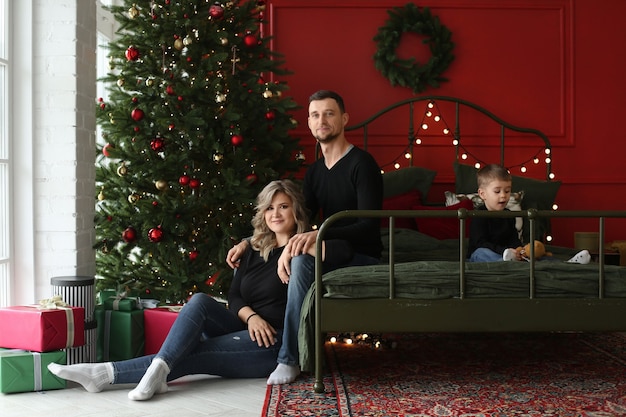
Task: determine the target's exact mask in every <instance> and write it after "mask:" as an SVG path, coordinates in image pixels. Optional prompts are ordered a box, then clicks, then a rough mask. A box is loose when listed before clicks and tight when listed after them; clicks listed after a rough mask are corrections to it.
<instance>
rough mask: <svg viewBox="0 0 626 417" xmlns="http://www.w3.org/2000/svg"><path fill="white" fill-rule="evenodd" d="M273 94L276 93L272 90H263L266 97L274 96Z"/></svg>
mask: <svg viewBox="0 0 626 417" xmlns="http://www.w3.org/2000/svg"><path fill="white" fill-rule="evenodd" d="M273 95H274V93H272V91H271V90H265V91H263V97H265V98H272V96H273Z"/></svg>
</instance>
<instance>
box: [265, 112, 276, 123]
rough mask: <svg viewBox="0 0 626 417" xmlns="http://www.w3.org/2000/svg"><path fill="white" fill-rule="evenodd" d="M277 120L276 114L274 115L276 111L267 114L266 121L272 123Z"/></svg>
mask: <svg viewBox="0 0 626 417" xmlns="http://www.w3.org/2000/svg"><path fill="white" fill-rule="evenodd" d="M275 118H276V113H274V110H268V111H267V113H265V119H266V120H269V121H272V120H274V119H275Z"/></svg>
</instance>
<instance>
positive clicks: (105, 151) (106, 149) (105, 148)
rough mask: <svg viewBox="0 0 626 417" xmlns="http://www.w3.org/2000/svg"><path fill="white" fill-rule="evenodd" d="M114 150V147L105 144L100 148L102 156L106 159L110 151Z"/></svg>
mask: <svg viewBox="0 0 626 417" xmlns="http://www.w3.org/2000/svg"><path fill="white" fill-rule="evenodd" d="M114 148H115V146H113V145H111V144H110V143H107V144H106V145H104V146H103V147H102V155H104V156H106V157H107V158H108V157H109V156H111V153H110V151H111V149H114Z"/></svg>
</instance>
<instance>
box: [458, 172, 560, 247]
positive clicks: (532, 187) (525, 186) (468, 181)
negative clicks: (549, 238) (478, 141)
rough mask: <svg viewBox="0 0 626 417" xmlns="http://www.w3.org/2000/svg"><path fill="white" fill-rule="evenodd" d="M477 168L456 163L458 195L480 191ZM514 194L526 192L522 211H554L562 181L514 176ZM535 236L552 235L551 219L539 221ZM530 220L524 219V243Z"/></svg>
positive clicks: (527, 235)
mask: <svg viewBox="0 0 626 417" xmlns="http://www.w3.org/2000/svg"><path fill="white" fill-rule="evenodd" d="M476 171H477V170H476V168H474V167H473V166H471V165H464V164H459V163H458V162H455V163H454V175H455V189H456V192H457V194H469V193H475V192H476V191H477V190H478V183H477V182H476ZM512 177H513V184H512V185H513V189H512V191H513V192H519V191H524V199H523V200H522V210H528V209H531V208H534V209H537V210H552V205H553V204H554V201H555V200H556V194H557V192H558V191H559V188H560V187H561V181H541V180H536V179H533V178H527V177H519V176H516V175H513V176H512ZM536 225H537V230H536V234H535V236H536V237H537V238H538V239H539V240H543V237H544V235H546V234H548V233H550V230H551V229H550V219H538V220H537V221H536ZM528 230H529V229H528V219H527V218H524V226H523V235H522V239H523V241H524V243H526V242H528V240H529V239H528V237H529V231H528Z"/></svg>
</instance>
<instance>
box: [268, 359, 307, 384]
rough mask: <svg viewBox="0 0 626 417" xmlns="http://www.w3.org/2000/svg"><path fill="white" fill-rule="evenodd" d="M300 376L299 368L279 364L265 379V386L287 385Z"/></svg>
mask: <svg viewBox="0 0 626 417" xmlns="http://www.w3.org/2000/svg"><path fill="white" fill-rule="evenodd" d="M298 375H300V367H299V366H295V365H285V364H283V363H279V364H278V366H277V367H276V369H274V372H272V373H271V374H270V377H269V378H268V379H267V385H279V384H289V383H290V382H293V381H295V380H296V378H297V377H298Z"/></svg>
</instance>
